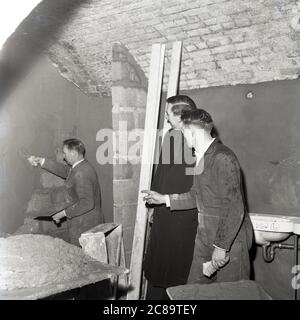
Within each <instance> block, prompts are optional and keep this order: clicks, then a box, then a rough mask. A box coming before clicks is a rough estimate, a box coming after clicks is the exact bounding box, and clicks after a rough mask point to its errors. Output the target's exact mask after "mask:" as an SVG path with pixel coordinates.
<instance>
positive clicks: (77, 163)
mask: <svg viewBox="0 0 300 320" xmlns="http://www.w3.org/2000/svg"><path fill="white" fill-rule="evenodd" d="M82 161H84V158H83V159H81V160H79V161H77V162H75V163H74V164H73V165H72V169H74V168H75V167H76V166H77V165H79V163H80V162H82Z"/></svg>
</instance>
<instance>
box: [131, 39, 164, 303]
mask: <svg viewBox="0 0 300 320" xmlns="http://www.w3.org/2000/svg"><path fill="white" fill-rule="evenodd" d="M164 52H165V45H164V44H154V45H153V46H152V54H151V63H150V74H149V84H148V94H147V106H146V117H145V129H144V140H143V151H142V162H141V173H140V184H139V193H138V203H137V212H136V221H135V229H134V236H133V245H132V254H131V263H130V273H129V281H128V288H129V291H128V293H127V300H138V299H139V298H140V289H141V288H140V287H141V278H142V262H143V253H144V244H145V243H144V242H145V234H146V224H147V208H146V206H145V202H144V201H143V194H142V193H141V190H144V189H149V188H150V186H151V176H152V169H153V160H154V150H155V141H156V133H157V122H158V113H159V106H160V99H161V86H162V79H163V67H164Z"/></svg>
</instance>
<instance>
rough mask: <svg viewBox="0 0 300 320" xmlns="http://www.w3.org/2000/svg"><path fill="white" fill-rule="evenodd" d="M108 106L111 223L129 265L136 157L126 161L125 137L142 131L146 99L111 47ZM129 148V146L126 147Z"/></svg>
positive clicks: (137, 75)
mask: <svg viewBox="0 0 300 320" xmlns="http://www.w3.org/2000/svg"><path fill="white" fill-rule="evenodd" d="M112 58H113V59H112V104H113V109H112V112H113V118H112V119H113V130H114V134H115V137H116V139H115V141H114V144H113V149H114V173H113V200H114V222H117V223H121V224H122V226H123V237H124V247H125V259H126V265H127V266H128V267H129V265H130V257H131V248H132V240H133V234H134V224H135V216H136V209H137V198H138V188H139V177H140V164H139V162H140V161H139V160H140V155H139V154H137V155H136V156H134V157H131V158H129V159H128V149H126V148H124V147H125V146H127V140H128V139H129V137H128V133H129V132H132V130H135V129H143V128H144V123H145V107H146V99H147V79H146V77H145V75H144V73H143V72H142V70H141V69H140V67H139V66H138V65H137V64H136V62H135V60H134V58H133V57H132V56H131V54H130V53H129V51H128V50H127V49H126V48H125V47H124V46H122V45H120V44H115V45H114V46H113V55H112ZM128 148H130V144H129V145H128Z"/></svg>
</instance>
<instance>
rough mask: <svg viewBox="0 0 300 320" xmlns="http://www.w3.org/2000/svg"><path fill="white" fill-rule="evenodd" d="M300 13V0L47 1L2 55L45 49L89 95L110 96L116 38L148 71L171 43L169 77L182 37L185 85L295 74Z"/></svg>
mask: <svg viewBox="0 0 300 320" xmlns="http://www.w3.org/2000/svg"><path fill="white" fill-rule="evenodd" d="M299 17H300V5H299V1H296V0H44V1H43V2H42V3H41V4H40V5H39V6H37V8H36V9H35V10H34V11H33V12H32V13H31V14H30V15H29V16H28V18H27V19H26V20H25V21H24V22H23V23H22V24H21V25H20V27H19V28H18V29H17V31H16V32H15V34H14V35H13V36H12V37H11V38H10V39H9V41H8V43H7V45H6V48H5V49H6V50H5V55H6V58H7V59H8V60H10V62H11V63H10V64H11V68H15V69H17V68H18V62H17V61H19V63H21V62H22V63H23V64H24V61H25V62H27V63H29V64H30V63H31V62H33V61H34V57H35V55H36V54H39V52H40V49H42V51H44V52H46V53H47V54H48V55H49V57H50V58H51V60H52V61H53V62H54V64H55V65H56V66H57V67H58V68H59V70H60V73H61V74H62V75H63V76H64V77H66V78H67V79H69V80H70V81H72V82H73V83H74V84H75V85H77V86H78V87H80V88H81V89H82V90H83V91H84V92H86V93H87V94H91V95H110V87H111V81H112V80H111V60H112V45H113V43H115V42H121V43H122V44H124V45H125V46H126V47H127V48H128V49H129V51H130V52H131V54H132V55H133V56H134V58H135V59H136V61H137V63H138V64H139V65H140V66H141V68H142V69H143V71H144V72H145V74H146V75H148V72H149V63H150V53H151V45H152V44H153V43H157V42H160V43H166V45H167V46H166V49H167V51H166V71H165V74H166V76H165V83H166V82H167V79H168V68H169V62H170V54H171V44H172V42H173V41H175V40H183V56H182V70H181V82H180V89H193V88H200V87H207V86H219V85H227V84H237V83H256V82H262V81H271V80H280V79H294V78H297V77H298V75H299V72H300V52H299V49H300V28H299ZM12 43H14V45H12ZM24 47H26V48H27V49H26V50H25V51H26V54H24V50H23V49H24ZM12 48H13V49H12ZM16 48H18V49H19V50H17V51H16V50H15V49H16ZM28 48H29V49H28ZM13 52H14V53H13ZM20 55H23V57H20Z"/></svg>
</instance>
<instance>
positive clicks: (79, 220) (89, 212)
mask: <svg viewBox="0 0 300 320" xmlns="http://www.w3.org/2000/svg"><path fill="white" fill-rule="evenodd" d="M63 155H64V161H65V162H66V163H67V165H65V164H63V163H59V162H56V161H53V160H50V159H45V158H42V157H36V156H30V157H29V158H28V160H29V162H30V163H31V165H33V166H38V165H40V166H41V167H42V168H43V169H45V170H47V171H49V172H51V173H53V174H55V175H57V176H59V177H61V178H63V179H65V180H66V181H65V184H66V186H67V187H72V188H74V190H75V192H76V194H77V197H78V200H77V201H76V202H75V203H74V204H73V205H71V206H70V207H68V208H65V209H64V210H62V211H60V212H57V213H55V214H54V215H52V219H53V221H54V222H56V223H57V224H58V223H60V222H64V221H66V223H67V229H68V237H69V242H70V243H72V244H75V245H77V246H79V241H78V239H79V237H80V235H81V233H83V232H85V231H87V230H89V229H91V228H93V227H95V226H96V225H98V224H100V223H103V222H104V216H103V213H102V212H101V191H100V185H99V182H98V176H97V173H96V171H95V169H94V168H93V166H92V165H91V164H90V163H89V162H88V161H87V160H86V159H85V146H84V144H83V143H82V142H81V141H80V140H78V139H68V140H65V141H64V142H63Z"/></svg>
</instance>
